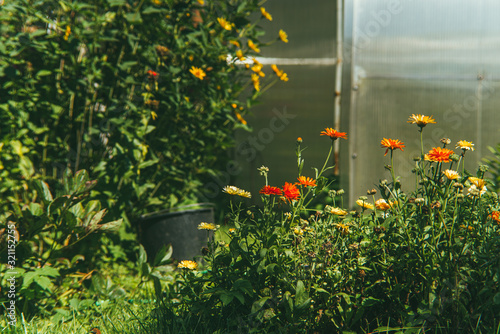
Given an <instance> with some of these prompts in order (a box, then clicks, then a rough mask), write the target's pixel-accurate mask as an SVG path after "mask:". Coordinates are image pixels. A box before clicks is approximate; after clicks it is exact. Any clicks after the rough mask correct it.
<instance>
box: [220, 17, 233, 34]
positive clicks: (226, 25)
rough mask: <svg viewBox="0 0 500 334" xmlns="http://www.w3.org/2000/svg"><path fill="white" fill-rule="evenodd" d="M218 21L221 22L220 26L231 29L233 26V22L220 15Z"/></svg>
mask: <svg viewBox="0 0 500 334" xmlns="http://www.w3.org/2000/svg"><path fill="white" fill-rule="evenodd" d="M217 22H219V24H220V26H221V27H222V28H224V29H226V30H229V31H230V30H231V29H232V28H233V27H232V25H231V23H230V22H229V21H228V20H226V19H225V18H222V17H218V18H217Z"/></svg>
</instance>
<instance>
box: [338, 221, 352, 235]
mask: <svg viewBox="0 0 500 334" xmlns="http://www.w3.org/2000/svg"><path fill="white" fill-rule="evenodd" d="M335 226H337V228H338V229H339V231H340V232H341V233H342V234H344V235H346V234H348V233H349V226H348V225H346V224H342V223H338V224H335Z"/></svg>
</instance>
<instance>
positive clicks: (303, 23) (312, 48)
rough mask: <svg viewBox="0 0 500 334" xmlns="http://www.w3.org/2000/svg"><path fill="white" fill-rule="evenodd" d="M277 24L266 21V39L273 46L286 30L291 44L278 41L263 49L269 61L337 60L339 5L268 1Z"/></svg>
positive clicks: (314, 1)
mask: <svg viewBox="0 0 500 334" xmlns="http://www.w3.org/2000/svg"><path fill="white" fill-rule="evenodd" d="M263 6H264V7H265V9H266V11H268V12H269V13H270V14H271V15H272V17H273V20H272V21H271V22H269V21H268V20H265V19H262V21H261V22H260V25H261V26H262V27H264V28H265V29H266V38H267V39H268V40H269V41H270V42H272V41H274V40H276V39H277V38H278V32H279V30H280V29H283V30H284V31H285V32H286V33H287V34H288V37H289V38H288V40H289V41H288V43H286V44H285V43H283V42H281V41H277V42H275V43H274V44H272V45H270V46H267V47H265V48H262V53H263V55H264V56H265V57H272V58H306V59H310V58H315V59H317V58H332V57H335V52H336V49H335V33H336V26H337V21H336V1H331V0H327V1H325V0H310V1H307V5H305V4H304V1H303V0H268V1H267V2H265V3H264V4H263Z"/></svg>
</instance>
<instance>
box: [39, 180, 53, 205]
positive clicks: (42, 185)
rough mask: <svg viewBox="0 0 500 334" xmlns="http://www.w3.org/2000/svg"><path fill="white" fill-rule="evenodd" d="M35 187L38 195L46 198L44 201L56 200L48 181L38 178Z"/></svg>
mask: <svg viewBox="0 0 500 334" xmlns="http://www.w3.org/2000/svg"><path fill="white" fill-rule="evenodd" d="M35 188H36V190H37V193H38V195H39V196H40V197H41V198H42V199H43V200H44V202H52V201H53V200H54V199H53V198H52V194H51V192H50V189H49V185H48V184H47V183H46V182H44V181H41V180H36V181H35Z"/></svg>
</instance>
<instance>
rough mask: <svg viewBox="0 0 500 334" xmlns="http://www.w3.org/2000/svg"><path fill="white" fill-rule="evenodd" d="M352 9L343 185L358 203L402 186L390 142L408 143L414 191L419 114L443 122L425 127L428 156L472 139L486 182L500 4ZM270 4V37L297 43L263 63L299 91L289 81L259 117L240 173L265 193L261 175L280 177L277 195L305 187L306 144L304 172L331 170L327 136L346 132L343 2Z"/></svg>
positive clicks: (415, 2) (499, 55)
mask: <svg viewBox="0 0 500 334" xmlns="http://www.w3.org/2000/svg"><path fill="white" fill-rule="evenodd" d="M343 4H344V7H343V8H344V22H343V24H344V29H343V30H344V36H343V37H344V41H343V43H342V49H343V50H342V60H343V72H342V76H343V81H342V95H341V96H342V104H341V119H340V126H339V130H341V131H346V132H348V136H349V139H348V140H347V141H344V140H342V141H341V146H340V160H339V165H340V175H339V176H338V177H339V178H340V186H341V187H342V188H344V189H345V190H346V191H347V193H348V196H349V202H350V203H351V204H352V203H353V201H354V200H356V199H357V197H358V196H361V195H365V194H366V190H367V189H371V188H373V187H374V185H376V184H378V182H379V180H380V179H383V178H388V179H389V178H390V175H389V173H388V172H387V171H386V170H385V169H384V165H385V164H389V156H386V157H384V150H383V149H382V148H380V140H381V139H382V138H383V137H386V138H393V139H400V140H402V141H404V142H405V144H406V148H405V151H404V152H400V151H399V150H398V152H396V156H395V157H396V159H395V164H396V174H398V175H400V176H401V177H402V182H403V190H405V191H408V192H410V191H411V190H413V189H414V187H415V181H414V178H413V175H412V174H411V173H410V171H411V168H412V158H413V157H414V156H416V155H419V134H418V131H417V127H416V126H415V125H411V124H408V123H407V120H408V116H409V115H411V114H418V113H420V114H425V115H433V116H434V118H435V119H436V121H437V124H433V125H429V126H427V127H426V128H425V129H424V135H425V138H426V141H425V143H424V144H425V148H426V150H429V149H431V148H432V147H435V146H441V144H440V142H439V140H440V139H441V138H443V137H447V138H450V139H451V140H452V145H453V147H452V148H454V145H455V143H456V142H457V141H458V140H468V141H472V142H473V143H474V144H475V148H476V151H475V152H471V153H468V154H467V157H466V166H467V168H468V169H469V170H472V171H473V172H475V170H476V168H477V166H478V164H479V162H480V160H481V159H482V158H483V157H484V156H487V155H488V154H489V151H488V150H487V146H493V145H495V144H496V143H498V142H500V132H499V129H500V108H499V106H500V80H499V79H500V19H499V18H500V1H498V0H477V1H472V0H439V1H430V0H345V1H344V2H343ZM264 6H265V7H266V9H267V10H268V11H269V12H270V13H271V14H273V21H272V22H266V23H265V24H266V25H265V26H266V29H267V35H268V36H269V39H270V40H271V39H274V38H275V35H276V34H277V32H278V31H279V29H284V30H285V31H286V32H287V33H288V35H289V40H290V42H289V43H288V44H283V43H280V42H278V43H276V44H274V45H273V46H271V47H268V48H263V56H265V57H268V58H270V59H269V62H276V63H277V64H278V66H279V65H280V64H281V67H282V68H283V69H284V70H285V72H287V73H288V74H289V77H290V81H289V82H287V83H282V82H279V83H278V84H277V85H276V86H274V87H272V88H271V89H270V90H269V91H268V92H267V93H266V94H264V96H263V98H262V100H261V101H262V103H261V104H260V105H259V106H257V107H254V108H252V113H253V114H252V116H249V117H248V121H249V124H250V125H251V126H252V127H253V128H254V132H253V133H246V132H238V133H237V138H238V140H239V143H240V144H239V146H238V147H237V149H236V150H235V152H234V155H235V160H236V161H238V163H239V167H241V168H239V169H237V170H234V171H232V173H230V174H232V176H233V180H234V182H235V183H237V184H236V185H239V186H242V187H248V189H249V190H252V192H254V193H256V192H257V191H258V189H259V188H260V186H261V185H262V182H263V180H262V179H260V177H259V175H258V172H257V171H256V168H258V167H260V166H261V165H266V166H268V167H269V168H270V169H271V173H270V183H271V184H273V185H281V184H283V182H285V181H289V182H291V181H294V180H295V178H296V169H295V166H296V162H295V156H294V153H293V150H294V148H295V141H296V138H297V137H298V136H300V137H302V138H303V140H304V143H303V146H307V147H308V149H307V150H306V151H305V152H304V155H305V158H306V166H305V168H304V172H305V173H304V174H305V175H307V176H313V171H312V170H311V169H310V167H312V166H320V165H321V164H322V163H323V161H324V160H323V159H324V157H325V155H326V153H327V150H328V147H329V142H328V140H325V139H327V138H325V137H320V136H319V132H320V131H321V130H322V129H323V128H325V127H333V125H334V99H335V93H334V92H335V74H336V67H335V64H336V62H337V59H336V56H337V47H336V46H337V44H336V33H337V29H336V27H337V20H336V17H337V2H336V1H334V0H313V1H307V2H304V1H300V0H269V1H267V2H266V3H265V4H264ZM273 34H274V35H273ZM287 64H288V65H287ZM267 66H269V63H268V65H267ZM284 113H285V114H286V115H287V116H285V118H283V117H282V118H280V115H283V114H284ZM277 119H279V120H281V121H282V122H283V123H279V122H278V121H277ZM285 123H286V124H285ZM273 124H274V125H273ZM281 125H283V127H281Z"/></svg>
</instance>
